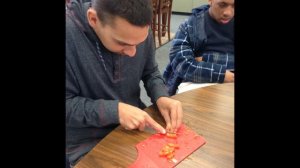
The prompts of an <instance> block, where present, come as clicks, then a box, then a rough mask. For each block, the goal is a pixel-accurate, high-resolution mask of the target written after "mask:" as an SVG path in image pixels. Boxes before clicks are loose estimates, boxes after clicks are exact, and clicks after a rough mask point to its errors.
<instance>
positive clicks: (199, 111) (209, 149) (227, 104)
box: [75, 83, 234, 168]
mask: <svg viewBox="0 0 300 168" xmlns="http://www.w3.org/2000/svg"><path fill="white" fill-rule="evenodd" d="M173 98H174V99H177V100H180V101H181V102H182V105H183V112H184V116H183V123H185V124H186V125H187V126H188V127H190V128H191V129H193V130H194V131H195V132H197V133H198V134H199V135H201V136H203V137H204V138H205V140H206V144H205V145H204V146H202V147H201V148H199V149H198V150H196V151H195V152H194V153H192V154H191V155H190V156H188V157H187V158H186V159H184V160H183V161H182V162H181V163H179V164H178V165H177V166H176V167H177V168H186V167H188V168H192V167H197V168H199V167H201V168H233V167H234V84H233V83H228V84H217V85H213V86H208V87H204V88H199V89H195V90H191V91H188V92H184V93H181V94H178V95H175V96H173ZM145 111H147V112H149V114H150V115H151V116H152V117H153V118H154V119H155V120H156V121H157V122H159V123H160V124H162V126H165V124H164V120H163V118H162V117H161V115H155V116H154V114H156V113H158V111H157V109H156V108H155V107H153V106H150V107H148V108H146V109H145ZM149 136H151V134H150V133H147V132H140V131H137V130H134V131H127V130H125V129H123V128H122V127H120V126H119V127H117V128H116V129H115V130H114V131H112V132H111V133H110V134H109V135H107V136H106V137H105V138H104V139H103V140H102V141H100V142H99V143H98V144H97V145H96V146H95V147H94V148H93V149H92V150H91V151H90V152H89V153H88V154H87V155H86V156H85V157H84V158H83V159H82V160H80V162H79V163H78V164H77V165H76V166H75V168H101V167H104V168H106V167H127V166H129V165H131V164H132V163H133V162H134V161H135V159H136V157H137V152H136V149H135V145H136V144H137V143H139V142H140V141H143V140H145V139H146V138H148V137H149Z"/></svg>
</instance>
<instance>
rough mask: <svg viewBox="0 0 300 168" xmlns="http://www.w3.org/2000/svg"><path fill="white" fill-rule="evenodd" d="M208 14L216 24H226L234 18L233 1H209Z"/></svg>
mask: <svg viewBox="0 0 300 168" xmlns="http://www.w3.org/2000/svg"><path fill="white" fill-rule="evenodd" d="M208 2H209V4H210V8H209V14H210V15H211V17H212V18H214V19H215V20H216V21H217V22H218V23H221V24H227V23H228V22H229V21H230V20H231V19H232V18H233V17H234V0H209V1H208Z"/></svg>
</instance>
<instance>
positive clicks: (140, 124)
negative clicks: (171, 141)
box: [118, 102, 166, 134]
mask: <svg viewBox="0 0 300 168" xmlns="http://www.w3.org/2000/svg"><path fill="white" fill-rule="evenodd" d="M118 110H119V121H120V124H121V125H122V127H124V128H125V129H127V130H133V129H139V130H140V131H143V130H144V128H145V126H148V127H151V128H153V129H154V130H156V131H157V132H159V133H162V134H165V133H166V130H165V129H164V128H163V127H162V126H161V125H160V124H158V123H157V122H156V121H155V120H153V119H152V118H151V117H150V115H149V114H148V113H146V112H145V111H143V110H141V109H139V108H137V107H135V106H132V105H129V104H125V103H121V102H119V107H118Z"/></svg>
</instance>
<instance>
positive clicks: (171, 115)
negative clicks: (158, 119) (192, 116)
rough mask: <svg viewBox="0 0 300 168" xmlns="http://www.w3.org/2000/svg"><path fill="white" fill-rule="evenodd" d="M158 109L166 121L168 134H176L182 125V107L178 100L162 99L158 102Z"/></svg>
mask: <svg viewBox="0 0 300 168" xmlns="http://www.w3.org/2000/svg"><path fill="white" fill-rule="evenodd" d="M156 104H157V107H158V109H159V111H160V113H161V114H162V116H163V117H164V119H165V121H166V130H167V132H171V133H176V132H177V129H178V128H179V127H180V125H181V123H182V116H183V113H182V105H181V102H180V101H178V100H174V99H171V98H169V97H160V98H158V100H157V101H156Z"/></svg>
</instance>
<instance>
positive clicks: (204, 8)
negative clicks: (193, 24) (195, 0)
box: [192, 5, 209, 15]
mask: <svg viewBox="0 0 300 168" xmlns="http://www.w3.org/2000/svg"><path fill="white" fill-rule="evenodd" d="M208 9H209V5H202V6H199V7H197V8H194V9H192V15H198V14H200V13H202V12H205V11H207V10H208Z"/></svg>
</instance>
